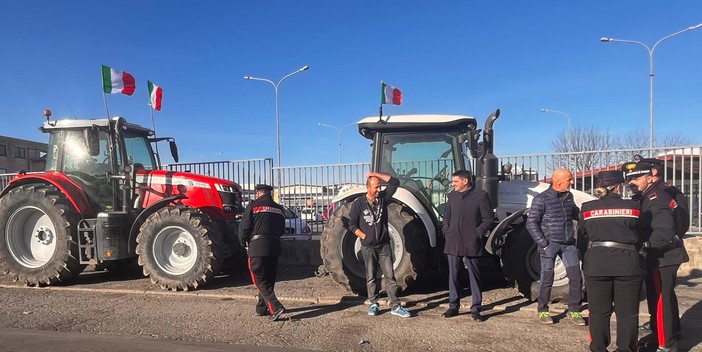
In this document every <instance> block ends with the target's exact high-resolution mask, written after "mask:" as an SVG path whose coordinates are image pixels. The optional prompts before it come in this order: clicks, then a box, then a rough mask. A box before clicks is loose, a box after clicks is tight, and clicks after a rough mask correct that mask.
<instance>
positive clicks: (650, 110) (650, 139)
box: [600, 23, 702, 149]
mask: <svg viewBox="0 0 702 352" xmlns="http://www.w3.org/2000/svg"><path fill="white" fill-rule="evenodd" d="M700 27H702V23H700V24H697V25H694V26H691V27H687V28H685V29H683V30H681V31H677V32H675V33H673V34H670V35H667V36H665V37H663V38H661V39H660V40H658V41H657V42H656V43H655V44H653V46H652V47H649V46H648V45H646V44H644V43H642V42H639V41H636V40H628V39H616V38H607V37H603V38H600V41H601V42H603V43H609V42H615V43H617V42H618V43H629V44H637V45H641V46H642V47H644V48H645V49H646V51H648V64H649V74H648V76H649V104H648V118H649V127H648V130H649V131H648V149H653V76H654V73H653V52H654V51H655V50H656V47H658V44H660V43H662V42H663V41H664V40H666V39H668V38H671V37H674V36H676V35H678V34H682V33H685V32H687V31H691V30H695V29H697V28H700Z"/></svg>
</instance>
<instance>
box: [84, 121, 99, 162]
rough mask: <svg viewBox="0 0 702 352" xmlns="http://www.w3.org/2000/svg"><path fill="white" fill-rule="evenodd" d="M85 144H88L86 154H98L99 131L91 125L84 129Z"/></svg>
mask: <svg viewBox="0 0 702 352" xmlns="http://www.w3.org/2000/svg"><path fill="white" fill-rule="evenodd" d="M85 134H86V136H85V139H86V142H87V143H86V144H87V145H88V154H90V156H98V155H100V131H99V130H98V129H97V128H95V127H93V128H91V129H89V130H85Z"/></svg>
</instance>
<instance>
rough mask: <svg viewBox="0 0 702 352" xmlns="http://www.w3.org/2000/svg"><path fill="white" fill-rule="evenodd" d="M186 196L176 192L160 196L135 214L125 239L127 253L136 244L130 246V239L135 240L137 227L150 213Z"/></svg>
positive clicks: (137, 232)
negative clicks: (175, 193)
mask: <svg viewBox="0 0 702 352" xmlns="http://www.w3.org/2000/svg"><path fill="white" fill-rule="evenodd" d="M185 198H187V197H186V196H185V195H184V194H178V195H175V196H170V197H165V198H162V199H160V200H158V201H156V202H154V203H152V204H151V205H149V207H148V208H146V209H144V210H142V211H141V213H139V215H137V217H136V219H134V222H133V223H132V228H131V229H130V230H129V239H128V240H127V248H128V252H127V253H132V250H133V248H135V247H136V246H132V241H133V240H134V241H135V240H136V236H137V235H138V234H139V228H141V224H143V223H144V221H146V218H148V217H149V216H151V214H153V213H155V212H157V211H159V210H160V209H161V208H164V207H167V206H168V204H170V203H173V202H175V201H177V200H179V199H185Z"/></svg>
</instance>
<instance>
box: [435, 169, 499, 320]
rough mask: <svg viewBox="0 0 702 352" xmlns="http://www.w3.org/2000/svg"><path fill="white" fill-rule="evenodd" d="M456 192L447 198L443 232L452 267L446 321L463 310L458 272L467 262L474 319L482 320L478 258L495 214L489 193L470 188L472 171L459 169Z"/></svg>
mask: <svg viewBox="0 0 702 352" xmlns="http://www.w3.org/2000/svg"><path fill="white" fill-rule="evenodd" d="M452 176H453V177H452V179H451V181H452V183H453V189H454V190H453V192H451V193H449V195H448V205H447V206H446V213H445V214H444V223H443V226H442V232H443V234H444V237H445V239H446V243H445V245H444V253H445V254H446V255H447V256H448V265H449V309H448V310H447V311H446V312H445V313H444V314H443V316H444V317H445V318H450V317H453V316H456V315H458V309H459V307H460V305H461V304H460V296H459V289H460V287H459V284H458V273H459V272H460V271H461V264H463V263H465V267H466V269H468V276H469V279H470V292H471V296H472V298H473V302H472V304H471V306H470V313H471V317H472V318H473V320H475V321H483V317H482V316H481V315H480V305H481V304H482V300H483V296H482V293H481V292H480V271H479V270H478V257H480V256H483V255H484V248H483V237H484V236H486V235H487V231H488V228H489V227H490V225H491V224H492V223H493V222H494V219H495V217H494V214H493V211H492V206H491V205H490V197H489V196H488V194H487V192H485V191H483V190H477V189H475V188H474V187H471V183H470V172H468V171H466V170H458V171H456V172H455V173H454V174H453V175H452Z"/></svg>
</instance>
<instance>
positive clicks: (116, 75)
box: [102, 65, 136, 95]
mask: <svg viewBox="0 0 702 352" xmlns="http://www.w3.org/2000/svg"><path fill="white" fill-rule="evenodd" d="M102 87H103V91H104V92H105V93H108V94H117V93H121V94H126V95H132V94H134V90H136V83H135V81H134V76H132V75H130V74H129V73H127V72H125V71H117V70H115V69H112V68H109V67H107V66H105V65H102Z"/></svg>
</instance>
